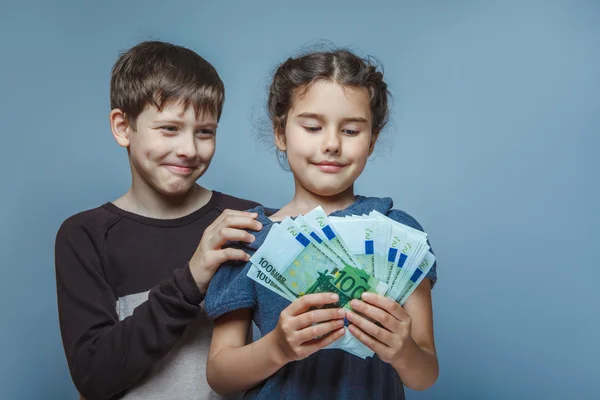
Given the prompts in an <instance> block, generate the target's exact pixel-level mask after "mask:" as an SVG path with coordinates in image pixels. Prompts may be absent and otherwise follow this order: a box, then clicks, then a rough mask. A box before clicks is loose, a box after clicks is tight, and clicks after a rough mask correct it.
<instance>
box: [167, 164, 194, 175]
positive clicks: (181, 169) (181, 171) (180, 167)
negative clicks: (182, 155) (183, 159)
mask: <svg viewBox="0 0 600 400" xmlns="http://www.w3.org/2000/svg"><path fill="white" fill-rule="evenodd" d="M163 166H164V167H166V168H167V169H168V170H169V171H171V172H173V173H175V174H178V175H190V174H191V173H192V172H194V171H195V170H196V168H197V167H196V166H193V165H185V164H163Z"/></svg>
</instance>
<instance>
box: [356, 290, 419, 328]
mask: <svg viewBox="0 0 600 400" xmlns="http://www.w3.org/2000/svg"><path fill="white" fill-rule="evenodd" d="M361 297H362V299H363V301H364V302H365V303H368V304H371V305H374V306H375V307H377V308H381V309H382V310H385V311H387V312H388V313H390V314H391V315H392V316H394V317H396V319H398V320H400V321H403V320H405V319H409V318H410V317H409V316H408V313H407V312H406V310H405V309H404V308H403V307H402V306H401V305H400V304H398V303H397V302H395V301H394V300H392V299H390V298H389V297H385V296H382V295H380V294H377V293H368V292H364V293H363V294H362V296H361Z"/></svg>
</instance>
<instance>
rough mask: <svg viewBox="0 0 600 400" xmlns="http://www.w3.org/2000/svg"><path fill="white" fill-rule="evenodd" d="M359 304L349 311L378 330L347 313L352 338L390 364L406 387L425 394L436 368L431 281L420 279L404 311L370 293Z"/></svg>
mask: <svg viewBox="0 0 600 400" xmlns="http://www.w3.org/2000/svg"><path fill="white" fill-rule="evenodd" d="M362 300H363V301H358V300H353V301H352V303H351V305H352V308H354V309H356V311H358V312H360V313H362V314H364V315H365V316H367V317H370V318H372V319H373V320H375V321H378V322H379V323H380V324H381V326H378V325H376V324H374V323H372V322H370V321H369V320H367V319H365V318H363V317H361V316H360V315H358V314H356V313H352V312H349V313H348V320H349V321H351V322H352V323H353V324H352V325H350V326H349V329H350V331H351V332H352V334H353V335H354V336H356V338H357V339H359V340H360V341H361V342H363V343H364V344H365V345H366V346H367V347H369V348H370V349H371V350H373V351H374V352H376V353H377V354H378V355H379V358H381V359H382V360H383V361H385V362H388V363H390V364H391V365H392V366H393V367H394V369H395V370H396V372H397V373H398V375H399V376H400V379H401V380H402V383H403V384H404V385H405V386H406V387H408V388H410V389H413V390H425V389H427V388H429V387H430V386H432V385H433V384H434V383H435V381H436V380H437V378H438V375H439V367H438V360H437V355H436V352H435V341H434V338H433V312H432V305H431V281H430V280H429V279H423V282H421V284H420V285H419V286H418V287H417V289H416V290H415V291H414V292H413V293H412V294H411V295H410V297H409V298H408V299H407V300H406V302H405V303H404V307H402V306H400V304H398V303H396V302H394V301H393V300H391V299H388V298H386V297H384V296H380V295H377V294H372V293H365V294H364V295H363V299H362Z"/></svg>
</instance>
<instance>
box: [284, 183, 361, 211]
mask: <svg viewBox="0 0 600 400" xmlns="http://www.w3.org/2000/svg"><path fill="white" fill-rule="evenodd" d="M355 200H356V197H355V196H354V185H352V186H350V187H349V188H348V189H346V190H345V191H343V192H341V193H338V194H336V195H334V196H320V195H318V194H316V193H312V192H310V191H309V190H307V189H306V188H304V187H302V186H301V185H300V184H298V183H296V193H295V194H294V198H293V199H292V201H290V202H289V203H288V204H286V205H285V206H283V207H282V208H281V210H279V211H278V212H277V213H276V214H274V215H273V216H274V217H275V219H277V220H279V219H281V220H283V218H285V217H295V216H298V215H300V214H306V213H308V212H309V211H311V210H313V209H314V208H315V207H317V206H321V207H322V208H323V210H324V211H325V213H326V214H327V215H329V214H331V213H332V212H334V211H337V210H343V209H344V208H346V207H348V206H350V205H351V204H353V203H354V202H355Z"/></svg>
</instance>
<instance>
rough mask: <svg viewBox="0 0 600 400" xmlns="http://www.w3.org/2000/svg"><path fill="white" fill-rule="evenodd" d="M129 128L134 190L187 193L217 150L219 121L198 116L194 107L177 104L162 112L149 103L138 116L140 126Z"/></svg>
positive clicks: (174, 193) (165, 107)
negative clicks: (216, 139)
mask: <svg viewBox="0 0 600 400" xmlns="http://www.w3.org/2000/svg"><path fill="white" fill-rule="evenodd" d="M127 130H128V139H129V140H128V142H129V146H128V148H129V160H130V163H131V170H132V175H133V188H134V189H135V188H136V186H137V187H139V188H140V189H141V190H146V189H149V190H150V191H151V192H152V191H155V192H158V193H160V194H162V195H167V196H179V195H183V194H186V193H187V192H188V191H189V190H190V189H191V188H192V187H193V186H194V184H195V182H196V180H197V179H198V178H200V177H201V176H202V175H203V174H204V172H205V171H206V170H207V169H208V166H209V165H210V162H211V160H212V158H213V155H214V153H215V136H216V132H217V120H216V118H215V117H214V116H212V115H207V114H204V115H202V114H201V115H199V116H198V118H196V114H195V112H194V108H193V107H188V108H187V109H185V110H184V109H183V107H182V106H181V105H180V104H177V103H173V104H166V105H165V106H164V107H163V108H162V110H161V111H159V110H158V109H157V108H156V107H154V106H148V107H146V108H145V109H144V111H143V112H142V113H141V114H140V115H139V116H138V118H137V122H136V129H135V130H133V129H132V127H131V126H128V127H127ZM140 189H138V190H140Z"/></svg>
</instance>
